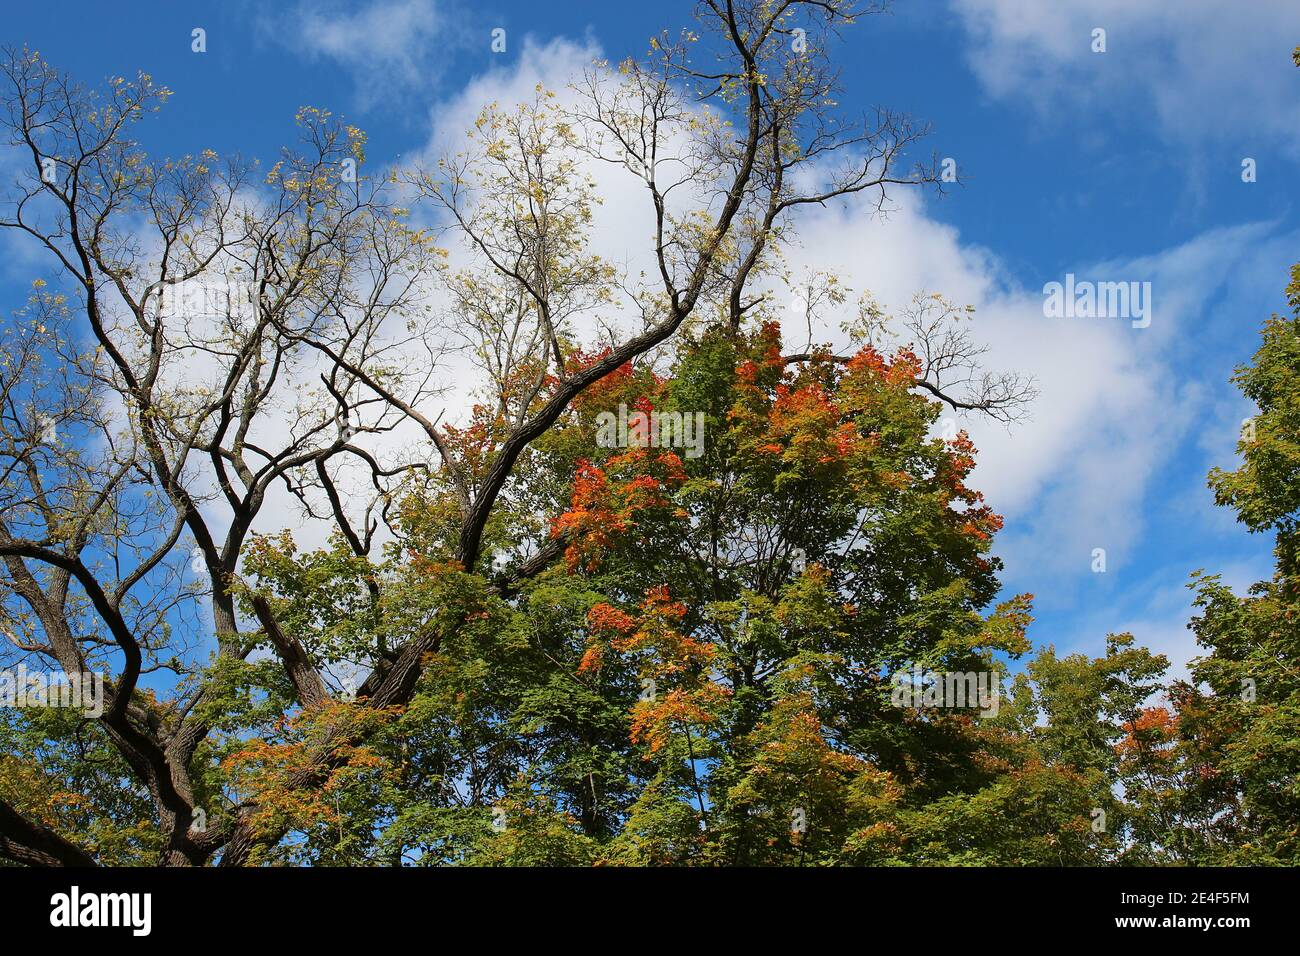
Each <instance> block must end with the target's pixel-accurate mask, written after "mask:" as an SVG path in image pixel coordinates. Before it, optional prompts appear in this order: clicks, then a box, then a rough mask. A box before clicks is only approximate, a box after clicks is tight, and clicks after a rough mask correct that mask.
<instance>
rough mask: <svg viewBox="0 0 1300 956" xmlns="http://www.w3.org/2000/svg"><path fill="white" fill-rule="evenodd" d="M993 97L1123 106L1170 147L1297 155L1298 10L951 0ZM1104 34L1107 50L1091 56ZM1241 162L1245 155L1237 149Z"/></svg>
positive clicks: (1117, 0)
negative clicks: (1216, 144)
mask: <svg viewBox="0 0 1300 956" xmlns="http://www.w3.org/2000/svg"><path fill="white" fill-rule="evenodd" d="M951 3H952V8H953V10H954V11H955V12H956V13H957V15H958V16H959V17H960V18H961V21H962V23H963V25H964V27H965V29H966V30H967V32H968V33H969V34H970V36H971V39H972V41H973V45H972V47H971V50H970V61H971V65H972V67H973V68H974V70H975V73H976V75H977V76H978V77H979V79H980V80H981V82H982V83H983V85H984V87H985V88H986V89H987V90H988V92H990V93H991V94H992V95H994V96H996V97H999V98H1006V99H1021V100H1027V101H1030V102H1033V103H1034V104H1035V105H1036V106H1037V107H1038V108H1039V109H1041V110H1043V111H1044V112H1048V111H1054V112H1056V113H1057V114H1058V115H1059V112H1060V111H1061V110H1062V109H1079V108H1084V109H1104V110H1107V111H1113V110H1115V109H1116V108H1121V109H1122V108H1124V107H1125V104H1128V106H1129V108H1132V109H1135V110H1138V111H1141V113H1143V114H1145V115H1144V116H1143V119H1145V118H1146V117H1147V116H1149V117H1150V118H1151V119H1152V120H1153V121H1154V123H1155V124H1156V126H1157V127H1158V129H1159V130H1160V132H1161V133H1162V134H1163V135H1164V136H1165V137H1166V138H1167V139H1169V140H1171V141H1174V142H1180V143H1181V142H1197V141H1216V140H1226V141H1237V142H1241V143H1242V144H1243V147H1246V146H1252V145H1258V144H1259V143H1260V140H1261V139H1263V140H1266V145H1272V144H1274V143H1280V144H1282V145H1283V146H1285V148H1286V149H1288V151H1289V152H1291V153H1292V154H1295V155H1300V101H1298V100H1297V99H1296V96H1295V76H1294V74H1295V72H1296V70H1295V66H1294V65H1293V64H1292V62H1291V51H1292V49H1293V48H1294V47H1295V44H1296V42H1297V38H1298V37H1300V4H1296V3H1295V2H1294V0H1256V2H1254V3H1251V4H1249V5H1248V6H1246V7H1243V8H1242V9H1241V10H1238V11H1233V12H1228V11H1227V10H1226V9H1225V7H1224V5H1223V4H1222V3H1221V2H1218V0H1180V2H1178V3H1135V2H1133V0H1052V2H1050V3H1044V2H1042V0H951ZM1095 29H1102V30H1105V31H1106V52H1105V53H1095V52H1093V50H1092V38H1093V31H1094V30H1095ZM1243 155H1250V154H1249V153H1244V154H1243Z"/></svg>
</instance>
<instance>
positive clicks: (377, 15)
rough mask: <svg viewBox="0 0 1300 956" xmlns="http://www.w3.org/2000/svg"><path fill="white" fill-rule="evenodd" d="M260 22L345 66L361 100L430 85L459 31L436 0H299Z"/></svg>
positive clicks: (285, 40)
mask: <svg viewBox="0 0 1300 956" xmlns="http://www.w3.org/2000/svg"><path fill="white" fill-rule="evenodd" d="M260 25H261V29H262V32H263V34H264V35H266V36H268V37H269V38H271V39H273V40H275V41H276V42H278V43H281V44H283V45H285V46H286V47H288V48H290V49H294V50H297V51H299V52H301V53H303V54H305V55H306V56H308V57H310V58H313V59H324V60H330V61H332V62H334V63H337V64H339V65H340V66H342V67H344V68H346V69H347V70H349V71H350V72H351V73H352V74H353V75H354V77H355V79H356V83H357V96H358V98H359V99H360V101H361V105H363V106H369V105H373V104H374V103H375V102H377V101H378V100H380V99H381V98H382V97H383V96H384V95H386V94H392V93H399V92H402V91H404V90H408V89H411V88H418V87H428V86H430V85H432V83H433V82H434V81H436V80H437V79H438V78H439V76H440V75H441V72H442V64H443V63H444V62H445V61H446V59H447V49H448V47H449V46H450V45H451V44H452V43H453V41H454V38H455V37H456V36H457V34H458V31H456V30H454V29H453V25H452V23H451V21H450V20H449V19H448V18H447V17H446V16H444V15H443V14H442V13H441V12H440V11H439V9H438V3H437V2H436V0H371V2H368V3H362V4H360V5H358V4H355V3H353V4H346V3H342V2H339V0H332V2H321V0H299V2H298V3H297V4H296V5H294V6H292V7H287V8H285V9H284V10H283V11H280V12H279V13H278V14H276V15H273V16H272V17H270V18H266V19H263V20H262V22H261V24H260Z"/></svg>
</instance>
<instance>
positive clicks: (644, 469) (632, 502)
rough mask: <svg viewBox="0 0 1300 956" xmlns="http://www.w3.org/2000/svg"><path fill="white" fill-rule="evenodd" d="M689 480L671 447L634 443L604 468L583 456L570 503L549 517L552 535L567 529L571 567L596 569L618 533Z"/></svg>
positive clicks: (664, 504)
mask: <svg viewBox="0 0 1300 956" xmlns="http://www.w3.org/2000/svg"><path fill="white" fill-rule="evenodd" d="M685 480H686V472H685V469H684V468H683V466H682V460H681V459H680V458H678V457H677V455H675V454H674V453H672V452H670V451H665V452H659V453H655V454H652V453H650V452H649V451H647V450H646V449H644V448H631V449H628V450H627V451H626V452H624V453H623V454H620V455H616V456H614V457H613V458H611V459H610V460H609V461H607V462H606V463H605V467H603V468H602V467H600V466H599V465H595V464H592V463H591V462H590V461H587V460H586V459H583V460H581V461H579V462H578V473H577V475H576V476H575V478H574V480H573V494H572V497H571V499H570V505H569V509H568V510H567V511H565V512H564V513H563V514H561V515H559V516H558V517H556V518H555V519H554V521H553V522H552V523H551V534H552V535H553V536H555V537H559V536H560V535H568V538H569V545H568V547H567V548H566V549H565V560H566V561H567V562H568V565H569V569H570V570H578V569H579V568H582V569H585V570H587V571H594V570H595V569H596V568H597V567H598V566H599V564H600V556H601V554H602V553H603V552H604V551H605V550H606V549H608V548H609V547H610V545H611V544H612V543H613V541H614V538H615V537H616V536H617V535H620V534H623V533H625V532H627V531H629V530H631V529H633V528H635V527H636V523H637V516H638V515H639V514H641V513H642V512H645V511H647V510H649V509H651V508H664V507H668V506H669V505H670V501H669V499H668V497H667V495H666V493H665V492H666V490H667V489H668V488H669V487H670V486H671V485H674V484H677V483H680V482H682V481H685Z"/></svg>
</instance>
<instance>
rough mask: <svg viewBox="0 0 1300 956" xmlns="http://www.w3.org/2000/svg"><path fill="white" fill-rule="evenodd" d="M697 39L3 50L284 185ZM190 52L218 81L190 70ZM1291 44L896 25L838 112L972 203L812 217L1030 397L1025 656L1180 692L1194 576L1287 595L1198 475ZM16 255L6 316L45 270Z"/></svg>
mask: <svg viewBox="0 0 1300 956" xmlns="http://www.w3.org/2000/svg"><path fill="white" fill-rule="evenodd" d="M124 11H125V12H124ZM689 15H690V4H689V3H687V2H681V3H677V2H662V3H656V4H633V5H624V4H611V3H607V2H572V3H554V4H542V3H537V2H529V3H507V2H476V3H473V4H470V3H465V2H454V3H453V2H447V0H355V2H347V3H344V2H336V3H330V2H312V3H298V2H294V0H283V2H275V3H272V2H260V0H228V2H221V3H198V2H174V0H167V2H163V0H144V2H133V3H130V4H126V5H122V4H116V5H109V4H103V3H91V2H83V0H63V2H60V3H57V4H54V3H47V4H35V3H24V4H10V5H8V7H7V9H6V11H5V22H4V23H3V25H0V39H3V41H4V42H5V43H8V44H13V45H22V44H24V43H26V44H28V45H30V46H31V47H33V48H35V49H37V50H39V51H40V52H41V53H42V54H43V55H44V56H45V57H46V58H47V59H48V60H49V61H50V62H51V63H52V64H53V65H55V66H56V67H59V68H62V69H66V70H69V71H71V72H73V73H74V74H75V75H77V76H78V77H79V78H81V79H82V80H83V81H85V82H86V83H98V82H101V81H102V80H103V79H104V78H106V77H108V76H110V75H117V74H122V75H127V76H130V75H132V74H134V73H135V72H136V71H137V70H144V71H146V72H149V73H151V74H153V76H154V77H155V79H156V80H157V81H158V82H160V83H163V84H164V85H166V86H168V87H169V88H170V89H171V90H173V91H174V94H175V95H174V97H173V98H172V100H171V102H170V104H169V105H168V107H167V108H166V109H165V110H164V111H163V113H161V114H160V115H159V116H158V117H156V118H153V119H150V120H149V121H148V123H147V126H146V129H145V131H144V132H143V134H142V138H143V139H144V140H145V142H146V144H147V145H148V146H149V148H150V150H151V151H152V152H153V153H155V154H181V153H195V152H198V151H199V150H201V149H204V148H212V149H215V150H217V151H218V152H222V153H226V152H240V153H242V154H244V155H249V156H257V157H260V158H262V159H263V160H273V157H274V155H275V153H276V151H277V149H278V147H279V146H280V145H281V144H282V143H284V142H288V141H289V140H290V139H291V138H292V136H293V127H292V118H293V115H294V113H295V112H296V111H297V109H298V108H299V107H300V106H302V105H306V104H310V105H314V106H319V107H322V108H328V109H330V110H332V111H334V112H335V113H337V114H343V115H345V116H346V117H347V119H348V120H349V121H350V122H353V123H355V124H356V125H358V126H361V127H363V128H364V129H366V130H367V132H368V133H369V136H370V145H369V150H368V152H369V156H370V161H371V162H372V163H377V164H380V165H386V164H388V163H391V162H400V161H401V160H402V158H404V157H410V156H415V155H420V154H422V153H424V152H426V151H427V150H428V149H429V148H430V144H431V143H445V142H449V141H454V137H455V136H456V133H457V131H458V130H459V129H460V128H461V127H463V125H464V121H465V120H466V119H467V118H471V117H472V115H473V111H474V110H476V108H477V107H478V106H479V105H481V101H482V99H484V98H485V97H486V96H488V95H501V96H506V95H508V94H509V92H510V91H511V90H514V89H528V88H531V83H532V81H533V80H534V79H540V80H543V81H545V82H548V83H552V84H562V83H563V81H564V79H565V75H566V72H567V71H571V70H574V69H580V68H581V67H582V66H583V65H585V63H586V62H589V61H590V59H591V57H592V55H593V54H595V53H603V55H605V56H608V57H609V58H611V59H615V60H616V59H619V58H621V57H623V56H625V55H628V54H634V53H640V52H642V51H643V50H644V49H645V46H646V41H647V38H648V37H649V36H650V35H651V34H652V33H654V32H657V31H658V30H659V29H661V28H665V27H667V28H670V29H673V30H676V29H677V28H678V27H681V26H686V25H688V23H689ZM196 27H201V28H203V29H204V30H205V31H206V35H207V52H206V53H202V54H196V53H194V52H192V51H191V31H192V30H193V29H194V28H196ZM498 27H500V28H504V29H505V30H506V31H507V34H506V36H507V50H506V52H505V53H500V54H497V53H493V52H491V50H490V46H489V45H490V40H491V36H490V34H491V31H492V30H493V29H494V28H498ZM1096 28H1101V29H1104V30H1105V31H1106V50H1105V52H1104V53H1097V52H1094V51H1093V50H1092V49H1091V45H1092V42H1093V40H1092V37H1093V30H1094V29H1096ZM1298 43H1300V4H1297V3H1295V0H1259V2H1257V3H1253V4H1250V5H1249V7H1248V8H1247V7H1244V6H1243V8H1242V9H1240V10H1236V11H1233V12H1231V13H1230V14H1225V9H1224V7H1223V5H1222V4H1221V3H1217V2H1211V0H1183V2H1180V3H1178V4H1169V3H1158V2H1155V0H1139V2H1134V0H1036V2H1035V0H912V2H907V0H902V2H898V3H896V5H895V7H894V11H893V13H892V14H890V15H887V16H872V17H866V18H864V19H863V21H862V22H861V23H860V24H859V25H858V26H856V27H854V28H853V29H851V30H850V31H848V32H847V33H846V35H845V40H844V43H843V45H842V46H841V47H840V48H839V50H838V51H837V53H836V54H835V56H836V61H837V63H838V65H839V66H840V68H841V69H842V83H843V87H844V94H843V96H842V97H841V100H842V102H843V103H844V104H845V105H846V106H850V107H853V108H855V109H868V108H870V107H873V106H875V105H887V106H889V107H891V108H894V109H898V110H903V111H907V112H909V113H911V114H913V115H914V116H915V117H917V118H920V119H924V120H927V121H929V122H930V123H932V124H933V126H934V134H933V136H932V137H931V139H930V141H929V147H930V148H932V149H933V150H934V152H935V153H936V154H937V155H939V156H940V157H952V158H954V159H955V160H956V162H957V165H958V169H959V170H960V172H961V175H962V178H963V179H964V180H965V185H963V186H961V187H959V188H957V189H955V190H953V191H952V192H951V193H950V194H949V195H948V196H946V197H944V198H942V199H937V198H935V197H932V196H926V197H919V196H903V197H900V199H899V204H898V206H897V208H896V209H895V210H894V212H893V213H892V214H891V215H890V216H889V217H888V218H887V219H886V220H883V221H881V220H879V219H872V218H871V217H868V216H867V215H866V214H865V213H864V212H863V211H862V210H861V209H853V208H839V207H834V208H831V209H827V210H825V211H817V212H815V213H813V214H812V215H810V216H809V217H808V221H807V222H806V223H803V224H801V229H802V234H803V236H804V246H803V251H802V253H800V255H802V256H803V257H804V259H805V260H806V261H807V262H808V263H811V264H814V265H817V266H818V267H827V268H829V267H833V268H836V269H837V270H840V271H842V272H843V273H844V274H845V275H846V277H847V280H848V282H849V285H850V286H852V287H853V288H855V289H857V290H861V289H867V288H870V289H872V290H873V291H874V292H876V293H877V295H878V297H879V298H880V299H881V300H882V301H883V302H885V303H886V304H887V305H892V306H899V305H902V304H903V303H904V302H905V301H906V298H907V297H908V296H910V295H911V294H912V293H913V292H916V291H921V290H922V289H925V290H926V291H933V292H940V293H943V294H945V295H947V296H949V297H950V298H953V299H954V300H956V301H958V302H961V303H966V302H970V303H971V304H974V305H975V306H976V307H977V313H976V314H977V318H976V326H975V328H976V331H977V333H980V334H982V335H983V336H984V337H985V338H987V340H988V341H989V342H990V343H991V345H992V346H993V351H992V352H991V353H990V356H989V359H990V364H992V365H995V366H998V367H1005V368H1019V369H1023V370H1025V371H1028V372H1031V373H1032V374H1034V375H1036V376H1037V377H1038V379H1039V383H1040V387H1041V388H1042V396H1041V398H1040V400H1039V403H1038V405H1036V406H1035V408H1034V410H1033V412H1032V416H1033V417H1032V421H1030V422H1028V423H1026V424H1024V425H1022V426H1017V427H1014V428H1013V429H1012V430H1011V431H1010V432H1009V433H1008V432H1007V431H1006V430H1005V429H1003V428H1002V427H1001V426H996V425H989V424H988V423H979V422H963V423H962V425H963V426H965V427H969V428H970V430H971V432H972V434H973V435H974V436H975V438H976V443H977V445H979V446H980V447H981V449H982V450H983V452H984V456H983V460H982V464H981V466H980V469H979V470H978V471H977V473H976V479H977V481H976V484H977V486H978V487H982V488H983V489H984V490H985V491H986V492H987V493H988V495H989V500H990V503H991V504H993V506H994V507H995V508H996V509H998V510H1000V511H1002V512H1003V513H1005V514H1006V516H1007V529H1006V531H1005V532H1004V534H1003V536H1002V540H1001V541H1000V543H999V548H998V550H999V552H1000V553H1002V554H1003V556H1004V557H1005V559H1006V561H1007V563H1008V567H1007V572H1006V574H1005V577H1004V579H1005V581H1006V584H1007V587H1008V589H1009V590H1012V591H1025V590H1027V591H1032V592H1033V593H1035V594H1036V595H1037V596H1038V623H1037V624H1036V625H1035V627H1034V628H1033V630H1032V632H1031V633H1032V636H1033V637H1034V640H1035V643H1054V644H1056V645H1057V647H1058V649H1061V650H1086V651H1090V652H1093V653H1100V652H1101V651H1102V649H1103V648H1104V637H1105V634H1106V632H1107V631H1115V630H1123V629H1132V630H1133V631H1134V632H1135V634H1136V636H1137V637H1138V639H1139V640H1140V641H1142V642H1144V643H1149V644H1151V645H1152V646H1154V647H1156V648H1158V649H1160V650H1164V651H1166V652H1168V653H1169V654H1170V655H1171V657H1173V658H1175V660H1178V661H1182V660H1185V659H1186V658H1187V657H1188V656H1189V655H1190V654H1191V653H1193V649H1192V644H1191V641H1190V637H1189V636H1188V635H1187V634H1186V632H1185V629H1184V625H1185V623H1186V620H1187V617H1188V614H1189V610H1188V594H1187V592H1186V589H1185V588H1184V584H1185V582H1186V580H1187V575H1188V573H1189V572H1190V571H1191V570H1193V569H1195V568H1200V567H1203V568H1206V569H1208V570H1211V571H1222V572H1223V573H1224V574H1225V576H1226V578H1227V579H1228V580H1229V581H1230V582H1231V583H1233V584H1234V585H1236V586H1238V587H1244V586H1245V585H1246V584H1248V583H1249V582H1250V581H1252V580H1255V579H1257V578H1259V577H1263V576H1266V575H1267V573H1268V568H1269V542H1268V541H1267V540H1265V539H1263V538H1252V537H1251V536H1249V535H1247V534H1246V533H1245V531H1244V530H1243V529H1241V528H1240V526H1238V525H1236V524H1235V522H1234V520H1233V517H1232V515H1231V514H1229V513H1226V512H1221V511H1219V510H1218V509H1215V508H1214V507H1213V506H1212V501H1211V498H1210V495H1209V492H1208V491H1207V490H1206V487H1205V473H1206V471H1207V470H1208V469H1209V468H1210V467H1211V466H1213V465H1215V464H1219V465H1222V466H1231V464H1232V461H1233V456H1234V452H1233V447H1234V444H1235V439H1236V431H1237V428H1238V426H1239V423H1240V422H1241V420H1242V419H1243V418H1244V417H1246V416H1247V415H1249V414H1250V412H1251V409H1250V408H1249V406H1248V405H1247V404H1246V403H1245V402H1244V401H1242V400H1241V399H1240V398H1239V397H1238V395H1237V393H1236V391H1235V390H1234V389H1233V388H1232V387H1231V385H1230V384H1229V383H1228V377H1229V375H1230V374H1231V370H1232V367H1233V366H1234V365H1236V364H1238V363H1240V362H1242V361H1244V360H1246V359H1247V358H1248V357H1249V356H1250V354H1251V353H1252V352H1253V350H1254V348H1255V345H1256V341H1257V330H1258V328H1259V325H1260V323H1261V321H1262V320H1263V319H1264V318H1265V317H1266V316H1267V315H1268V314H1269V313H1270V312H1272V311H1277V310H1280V309H1281V308H1282V306H1283V300H1282V295H1281V290H1282V288H1283V286H1284V284H1285V271H1286V268H1287V266H1288V265H1289V264H1290V263H1291V262H1294V261H1296V260H1297V259H1300V241H1298V240H1300V219H1298V218H1297V209H1296V200H1297V198H1300V192H1298V191H1297V190H1296V188H1295V186H1294V184H1295V183H1296V182H1297V181H1300V179H1298V177H1297V173H1298V172H1300V169H1298V168H1297V167H1298V166H1300V70H1297V69H1295V67H1294V66H1292V65H1291V62H1290V52H1291V50H1292V49H1293V48H1294V47H1295V46H1296V45H1297V44H1298ZM1247 157H1249V158H1252V159H1254V160H1255V163H1256V167H1257V170H1258V174H1257V175H1258V178H1257V181H1256V182H1253V183H1245V182H1243V181H1242V176H1241V172H1242V167H1241V164H1242V161H1243V159H1245V158H1247ZM5 242H6V243H10V242H12V240H11V239H8V238H6V239H5ZM0 251H3V252H5V253H6V255H5V256H4V259H5V260H8V261H7V262H4V263H0V285H2V286H3V288H4V291H5V292H6V293H7V294H8V296H9V298H10V301H11V302H13V303H14V305H17V304H19V303H20V302H21V301H22V298H21V297H22V296H23V295H24V292H23V290H24V289H25V288H26V286H27V284H28V283H30V281H31V279H32V278H33V277H34V276H33V274H32V268H33V267H32V265H31V264H30V263H29V262H27V261H26V260H22V259H17V258H14V257H13V256H12V250H11V248H10V247H9V246H8V245H7V246H5V247H4V249H3V250H0ZM1071 272H1073V273H1076V274H1078V275H1079V276H1080V277H1081V278H1082V277H1085V276H1088V277H1092V278H1094V279H1097V280H1104V281H1109V280H1122V281H1130V280H1132V281H1151V282H1152V290H1153V292H1152V295H1153V301H1154V303H1155V306H1154V315H1153V322H1152V325H1151V327H1150V328H1146V329H1134V328H1131V327H1130V326H1129V324H1128V323H1125V322H1122V321H1116V320H1110V319H1095V320H1083V319H1075V320H1053V319H1049V318H1046V317H1045V316H1044V315H1043V314H1042V291H1041V290H1042V288H1043V285H1044V284H1045V283H1047V282H1051V281H1061V280H1062V279H1063V278H1064V276H1065V274H1066V273H1071ZM1095 547H1102V548H1105V549H1106V551H1107V570H1106V573H1105V574H1095V573H1093V571H1092V568H1091V564H1092V549H1093V548H1095Z"/></svg>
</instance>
